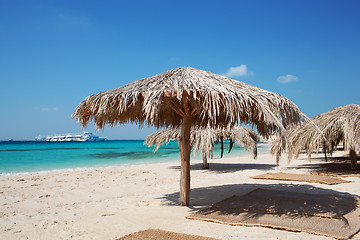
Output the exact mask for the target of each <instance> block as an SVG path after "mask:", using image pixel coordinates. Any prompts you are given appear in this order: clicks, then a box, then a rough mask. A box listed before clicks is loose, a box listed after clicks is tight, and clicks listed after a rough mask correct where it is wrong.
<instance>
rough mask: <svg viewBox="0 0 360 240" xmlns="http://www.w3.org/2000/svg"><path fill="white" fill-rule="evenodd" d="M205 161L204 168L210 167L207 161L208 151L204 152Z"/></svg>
mask: <svg viewBox="0 0 360 240" xmlns="http://www.w3.org/2000/svg"><path fill="white" fill-rule="evenodd" d="M202 154H203V163H202V169H209V164H208V162H207V152H203V153H202Z"/></svg>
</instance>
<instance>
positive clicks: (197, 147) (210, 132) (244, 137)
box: [145, 126, 260, 169]
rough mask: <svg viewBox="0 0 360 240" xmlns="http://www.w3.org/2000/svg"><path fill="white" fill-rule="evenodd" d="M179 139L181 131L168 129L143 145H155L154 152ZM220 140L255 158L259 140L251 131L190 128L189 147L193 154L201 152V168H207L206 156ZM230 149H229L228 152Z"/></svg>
mask: <svg viewBox="0 0 360 240" xmlns="http://www.w3.org/2000/svg"><path fill="white" fill-rule="evenodd" d="M180 137H181V129H180V128H175V127H169V128H166V129H163V130H160V131H157V132H155V133H153V134H151V135H149V136H147V137H146V140H145V144H147V145H148V146H149V147H151V146H153V145H155V148H154V152H155V151H157V150H158V149H159V148H160V146H161V145H162V144H164V143H169V141H170V140H173V139H174V140H179V139H180ZM220 139H228V140H230V141H231V142H235V143H236V144H237V145H239V146H241V147H244V148H247V149H248V150H249V151H250V152H251V153H252V156H253V158H256V156H257V144H256V143H257V141H259V140H260V137H259V135H257V134H256V132H255V131H254V130H252V129H249V128H246V127H242V126H234V127H232V128H220V127H218V128H203V127H192V128H191V135H190V145H191V146H192V149H193V154H195V153H196V152H197V151H201V152H202V154H203V168H204V169H207V168H209V165H208V163H207V154H208V153H209V152H210V151H212V149H213V147H214V143H215V142H216V141H219V140H220ZM230 150H231V149H229V152H230Z"/></svg>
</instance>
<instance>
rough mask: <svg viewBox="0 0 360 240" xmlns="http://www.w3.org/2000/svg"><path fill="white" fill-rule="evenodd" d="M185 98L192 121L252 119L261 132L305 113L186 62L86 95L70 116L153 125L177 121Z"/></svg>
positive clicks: (81, 119) (101, 123) (269, 94)
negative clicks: (107, 89) (152, 74)
mask: <svg viewBox="0 0 360 240" xmlns="http://www.w3.org/2000/svg"><path fill="white" fill-rule="evenodd" d="M183 97H186V98H187V100H188V102H189V105H190V108H191V109H192V112H191V115H192V117H193V119H192V123H193V125H195V126H202V127H207V126H210V127H216V126H219V125H223V126H227V125H228V124H235V123H245V124H252V125H253V126H255V127H256V128H257V131H258V132H259V134H261V135H270V134H271V133H273V132H274V130H276V129H279V128H280V129H283V128H284V127H285V128H286V127H287V126H288V125H290V126H291V125H293V124H294V123H297V122H299V121H301V119H302V118H306V116H305V115H304V114H303V113H302V112H301V111H300V110H299V109H298V107H297V106H296V105H295V104H294V103H293V102H291V101H290V100H288V99H287V98H285V97H283V96H281V95H278V94H276V93H272V92H269V91H266V90H262V89H260V88H257V87H255V86H251V85H248V84H245V83H243V82H240V81H236V80H232V79H229V78H227V77H224V76H220V75H216V74H213V73H210V72H206V71H202V70H198V69H194V68H191V67H184V68H177V69H173V70H170V71H167V72H164V73H161V74H158V75H155V76H153V77H148V78H144V79H141V80H138V81H134V82H131V83H129V84H127V85H124V86H121V87H119V88H115V89H113V90H109V91H105V92H100V93H97V94H93V95H91V96H89V97H87V98H86V99H85V100H84V101H83V102H82V103H81V104H80V105H79V106H78V107H77V108H76V110H75V111H74V113H73V117H74V118H75V119H77V120H78V121H79V122H80V123H81V124H82V125H83V126H86V125H87V124H88V123H89V121H90V120H94V123H95V126H96V127H97V128H98V129H101V128H103V127H104V126H105V124H108V125H110V126H114V125H117V124H123V123H128V122H134V123H137V124H139V125H143V124H144V123H147V124H148V125H153V126H155V127H157V128H162V127H169V126H174V127H179V126H181V122H182V118H181V117H179V116H181V115H183V114H184V109H183V107H182V102H181V101H182V98H183Z"/></svg>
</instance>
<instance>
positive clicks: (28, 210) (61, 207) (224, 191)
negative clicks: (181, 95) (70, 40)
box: [0, 154, 360, 239]
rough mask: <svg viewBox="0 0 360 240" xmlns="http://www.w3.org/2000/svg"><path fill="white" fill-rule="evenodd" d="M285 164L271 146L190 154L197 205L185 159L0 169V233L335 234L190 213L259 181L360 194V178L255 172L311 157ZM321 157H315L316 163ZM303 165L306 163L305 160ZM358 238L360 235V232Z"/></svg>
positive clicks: (289, 168) (294, 165)
mask: <svg viewBox="0 0 360 240" xmlns="http://www.w3.org/2000/svg"><path fill="white" fill-rule="evenodd" d="M282 161H283V162H281V165H280V167H275V164H274V163H275V159H274V158H273V157H272V156H271V155H269V154H263V155H259V156H258V159H257V160H253V159H252V158H251V157H250V156H246V157H240V158H223V159H213V160H210V161H209V162H210V168H211V169H210V170H201V162H200V161H192V170H191V200H190V202H191V205H192V206H190V207H181V206H179V205H177V203H178V191H179V174H180V173H179V162H178V161H176V162H168V163H161V164H147V165H144V164H143V165H135V166H124V167H117V168H113V169H100V170H82V171H72V172H51V173H31V174H25V175H17V176H0V189H1V190H0V206H1V212H0V239H116V238H117V237H121V236H124V235H126V234H129V233H132V232H136V231H139V230H144V229H148V228H158V229H163V230H168V231H174V232H179V233H186V234H194V235H201V236H208V237H213V238H218V239H330V238H327V237H323V236H317V235H312V234H308V233H301V232H289V231H284V230H276V229H271V228H265V227H245V226H228V225H223V224H217V223H210V222H203V221H197V220H189V219H186V218H185V217H186V216H188V215H189V213H191V212H192V211H194V210H197V209H200V208H203V207H205V206H209V205H211V204H213V203H215V202H218V201H220V200H222V199H225V198H227V197H230V196H232V195H242V194H245V193H247V192H249V191H251V190H253V189H255V188H257V187H263V188H268V189H279V190H287V191H304V192H308V193H316V192H319V193H326V192H329V191H332V190H333V191H337V192H346V193H351V194H356V195H360V187H359V186H360V179H359V178H357V177H348V178H346V179H347V180H351V181H353V182H351V183H344V184H339V185H331V186H330V185H323V184H317V183H312V184H310V183H302V182H289V181H275V180H260V179H252V178H250V177H251V176H255V175H259V174H263V173H266V172H277V171H283V172H294V173H305V172H308V171H309V169H304V168H303V167H301V166H304V165H307V164H309V163H308V162H307V161H306V160H293V161H292V162H291V164H290V165H288V164H287V160H286V157H283V160H282ZM316 163H318V161H316V160H313V162H312V163H311V164H316ZM299 166H300V168H299ZM354 239H360V234H357V235H356V236H355V237H354Z"/></svg>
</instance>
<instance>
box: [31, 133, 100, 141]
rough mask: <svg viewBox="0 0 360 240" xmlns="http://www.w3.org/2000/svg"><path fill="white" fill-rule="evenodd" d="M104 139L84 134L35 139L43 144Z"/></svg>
mask: <svg viewBox="0 0 360 240" xmlns="http://www.w3.org/2000/svg"><path fill="white" fill-rule="evenodd" d="M105 139H106V137H98V136H96V135H94V134H92V133H89V132H84V133H83V134H80V133H76V134H73V133H71V134H63V135H53V136H45V137H36V138H35V140H36V141H45V142H103V141H105Z"/></svg>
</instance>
